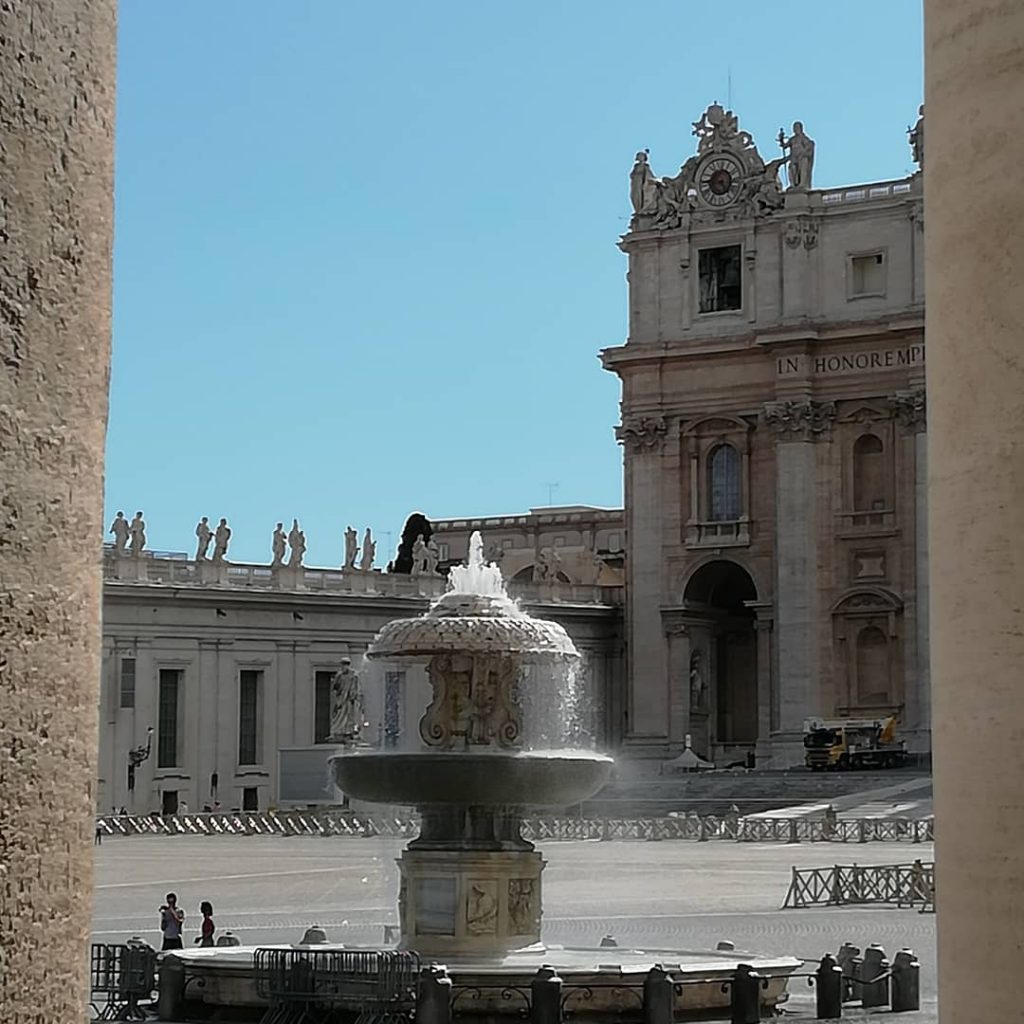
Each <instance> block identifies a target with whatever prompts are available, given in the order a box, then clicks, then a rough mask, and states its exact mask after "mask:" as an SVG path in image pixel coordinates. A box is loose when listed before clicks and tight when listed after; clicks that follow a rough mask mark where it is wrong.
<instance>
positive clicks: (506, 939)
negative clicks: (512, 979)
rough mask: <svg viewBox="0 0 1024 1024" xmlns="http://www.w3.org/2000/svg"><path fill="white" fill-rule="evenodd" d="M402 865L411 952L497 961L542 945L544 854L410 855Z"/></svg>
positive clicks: (403, 916) (405, 941)
mask: <svg viewBox="0 0 1024 1024" xmlns="http://www.w3.org/2000/svg"><path fill="white" fill-rule="evenodd" d="M398 866H399V868H400V870H401V873H402V882H401V890H400V892H399V897H398V913H399V920H400V921H401V932H402V940H401V944H402V947H403V948H404V949H414V950H416V951H417V952H419V953H423V954H428V955H431V956H442V955H447V954H452V953H456V954H459V955H460V956H468V957H477V956H479V957H491V956H501V955H503V954H505V953H508V952H509V951H511V950H515V949H523V948H525V947H527V946H532V945H536V944H537V943H539V942H540V916H541V899H540V876H541V872H542V871H543V870H544V858H543V857H541V855H540V854H539V853H536V852H534V851H532V850H516V851H511V850H501V851H483V850H473V851H469V850H466V851H463V850H417V849H409V850H405V851H404V853H403V854H402V856H401V857H400V858H399V860H398Z"/></svg>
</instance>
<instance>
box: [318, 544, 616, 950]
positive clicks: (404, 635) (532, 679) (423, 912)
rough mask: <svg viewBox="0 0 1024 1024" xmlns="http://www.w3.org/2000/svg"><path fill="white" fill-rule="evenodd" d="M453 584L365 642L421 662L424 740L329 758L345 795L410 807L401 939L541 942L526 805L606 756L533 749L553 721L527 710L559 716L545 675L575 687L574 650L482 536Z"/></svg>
mask: <svg viewBox="0 0 1024 1024" xmlns="http://www.w3.org/2000/svg"><path fill="white" fill-rule="evenodd" d="M450 587H451V589H450V590H449V591H448V593H446V594H445V595H444V596H443V597H441V598H440V599H439V600H438V601H437V602H436V603H435V604H434V606H433V607H432V608H431V609H430V611H429V612H427V614H426V615H423V616H421V617H419V618H415V619H399V620H397V621H394V622H391V623H389V624H388V625H386V626H385V627H384V628H383V629H382V630H381V631H380V632H379V633H378V634H377V636H376V638H375V639H374V641H373V643H372V644H371V646H370V648H369V650H368V651H367V657H368V658H370V659H371V660H374V659H378V660H385V661H387V662H389V663H398V664H401V665H409V664H418V665H424V666H425V668H426V673H427V677H428V679H429V682H430V687H431V694H432V698H431V700H430V704H429V706H428V707H427V708H426V710H425V712H424V714H423V717H422V719H421V721H420V729H419V732H420V739H421V740H422V744H423V746H422V749H420V750H417V751H411V752H397V751H369V750H362V749H358V748H356V749H349V750H346V751H344V752H342V753H339V754H338V755H336V756H335V757H333V758H332V759H331V765H332V770H333V773H334V779H335V782H336V784H337V785H338V787H339V788H340V789H341V790H343V791H344V792H345V793H346V794H348V795H349V796H350V797H352V798H354V799H357V800H364V801H368V802H375V803H388V804H404V805H414V806H416V807H417V808H418V809H419V812H420V815H421V819H422V826H421V830H420V835H419V837H418V838H417V839H415V840H413V841H412V842H411V843H410V844H409V846H408V847H407V848H406V850H405V851H404V852H403V854H402V856H401V858H400V860H399V868H400V871H401V888H400V891H399V927H400V934H401V945H402V946H403V947H404V948H410V949H415V950H417V951H419V952H421V953H424V954H428V955H434V956H445V957H450V956H451V955H453V954H454V955H456V956H458V957H459V958H460V959H471V958H476V957H482V958H494V957H496V956H501V955H503V954H507V953H509V952H510V951H513V950H520V949H523V948H525V947H531V946H537V945H538V944H539V943H540V922H541V874H542V871H543V868H544V860H543V858H542V857H541V855H540V854H539V853H538V852H537V851H536V850H535V849H534V847H533V845H532V844H531V843H529V842H528V841H527V840H525V839H524V838H523V836H522V833H521V828H520V826H521V822H522V813H523V809H524V808H526V807H528V806H529V807H566V806H568V805H570V804H575V803H578V802H579V801H581V800H585V799H587V798H588V797H590V796H593V795H594V793H596V792H597V791H598V790H599V789H600V788H601V786H602V785H603V784H604V783H605V781H606V780H607V779H608V776H609V774H610V772H611V768H612V760H611V758H609V757H606V756H604V755H602V754H597V753H593V752H590V751H585V750H552V749H536V748H535V744H536V742H537V741H538V739H540V738H542V737H543V738H544V739H546V738H547V737H548V736H550V735H551V733H552V731H553V730H551V729H550V728H544V727H543V726H540V725H539V724H531V721H532V723H540V722H543V720H544V718H545V715H548V716H551V715H557V713H558V708H557V705H556V706H551V707H545V706H542V705H544V704H546V703H547V701H546V700H545V697H547V698H549V699H550V696H551V694H552V687H551V683H552V682H554V683H555V685H556V687H557V686H559V685H561V686H563V687H564V686H569V685H571V676H572V673H573V672H574V671H575V670H576V668H577V663H578V662H579V653H578V652H577V650H576V648H575V647H574V646H573V643H572V640H571V639H570V638H569V636H568V634H567V633H566V632H565V630H564V629H563V628H562V627H561V626H560V625H558V624H557V623H554V622H547V621H544V620H541V619H535V618H531V617H530V616H528V615H527V614H526V613H525V612H523V611H522V610H521V609H520V608H519V607H518V606H517V605H516V604H515V603H514V602H513V601H511V600H510V599H509V597H508V595H507V594H506V592H505V587H504V583H503V581H502V578H501V573H500V570H499V569H498V568H497V567H496V566H493V565H486V564H485V563H484V559H483V542H482V540H481V538H480V535H479V534H473V537H472V539H471V541H470V552H469V559H468V561H467V564H466V565H465V566H456V567H453V568H452V570H451V576H450ZM542 742H543V740H542Z"/></svg>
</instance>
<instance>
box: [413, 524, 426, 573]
mask: <svg viewBox="0 0 1024 1024" xmlns="http://www.w3.org/2000/svg"><path fill="white" fill-rule="evenodd" d="M426 568H427V542H426V541H425V540H424V539H423V534H422V533H421V534H420V535H419V536H418V537H417V538H416V540H415V541H413V545H412V573H411V575H413V576H422V575H423V574H424V573H425V572H426Z"/></svg>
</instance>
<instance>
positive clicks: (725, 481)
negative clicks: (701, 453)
mask: <svg viewBox="0 0 1024 1024" xmlns="http://www.w3.org/2000/svg"><path fill="white" fill-rule="evenodd" d="M708 492H709V501H708V518H709V519H710V520H711V522H713V523H729V522H735V521H736V520H737V519H739V517H740V457H739V455H738V454H737V452H736V449H735V448H733V446H732V445H731V444H720V445H719V446H718V447H717V448H715V449H714V450H713V451H712V452H711V455H710V457H709V458H708Z"/></svg>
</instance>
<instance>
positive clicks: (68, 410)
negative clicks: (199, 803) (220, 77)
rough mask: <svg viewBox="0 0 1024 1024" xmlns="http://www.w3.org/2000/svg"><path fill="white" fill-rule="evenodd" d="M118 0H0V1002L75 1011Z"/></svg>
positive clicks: (52, 1016)
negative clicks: (116, 7) (0, 254)
mask: <svg viewBox="0 0 1024 1024" xmlns="http://www.w3.org/2000/svg"><path fill="white" fill-rule="evenodd" d="M114 42H115V0H31V2H29V0H0V243H2V244H0V253H2V258H0V1020H2V1021H3V1022H4V1024H22V1022H29V1021H31V1022H36V1021H39V1022H42V1021H47V1022H49V1021H61V1022H65V1021H67V1022H71V1021H80V1020H83V1019H84V1015H85V1007H84V989H85V979H86V952H87V941H88V935H89V930H90V916H91V912H92V899H91V889H92V828H91V822H92V818H93V814H94V811H95V808H94V794H95V786H96V783H95V779H96V763H95V760H96V723H97V714H98V681H99V673H100V593H101V590H100V587H101V581H100V569H99V566H100V544H101V540H102V530H103V523H102V483H103V442H104V432H105V429H106V415H107V380H108V373H109V370H108V367H109V348H110V266H111V232H112V225H111V215H112V207H113V200H112V189H113V121H114V71H115V67H114Z"/></svg>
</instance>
